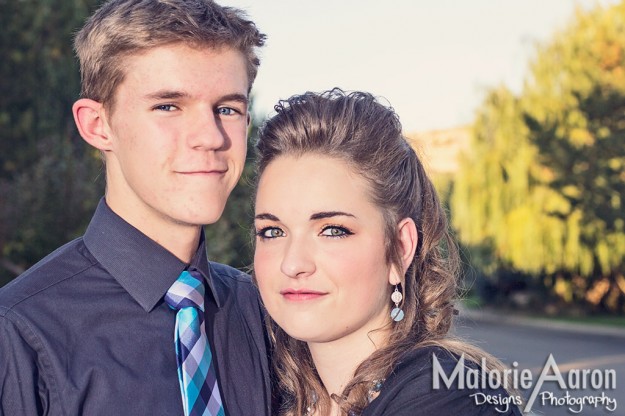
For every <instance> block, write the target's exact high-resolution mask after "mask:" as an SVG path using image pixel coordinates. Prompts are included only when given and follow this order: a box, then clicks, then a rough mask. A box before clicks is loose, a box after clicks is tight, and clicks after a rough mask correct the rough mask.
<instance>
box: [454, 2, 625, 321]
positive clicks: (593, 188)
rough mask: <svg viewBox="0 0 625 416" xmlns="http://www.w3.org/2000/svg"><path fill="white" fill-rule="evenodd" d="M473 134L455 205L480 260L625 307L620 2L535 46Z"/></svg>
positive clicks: (569, 295)
mask: <svg viewBox="0 0 625 416" xmlns="http://www.w3.org/2000/svg"><path fill="white" fill-rule="evenodd" d="M473 144H474V146H473V152H472V154H471V155H468V156H467V157H466V160H465V161H464V163H463V168H462V170H461V172H460V173H459V175H458V178H457V180H456V183H455V188H454V195H453V196H452V206H453V213H454V225H455V226H456V228H457V229H458V232H459V235H460V237H461V239H462V241H463V242H464V243H465V244H467V245H469V246H471V247H474V248H475V249H476V250H475V253H474V258H477V259H478V260H479V262H478V263H479V264H478V265H479V267H481V268H482V270H483V271H484V272H485V273H493V271H495V270H501V269H504V270H508V271H512V272H513V271H521V272H523V273H527V274H531V275H533V276H535V277H537V278H539V279H538V280H540V281H541V282H544V283H546V284H547V286H548V288H549V289H550V290H552V291H553V292H555V293H556V294H557V295H558V296H559V297H561V298H562V299H563V300H565V301H567V302H586V303H588V304H591V305H594V306H595V307H596V308H598V309H607V310H613V311H617V310H618V311H623V310H625V215H624V214H623V212H625V210H624V207H623V202H624V199H625V146H624V145H625V3H621V4H619V5H616V6H612V7H610V8H606V9H604V8H596V9H595V10H592V11H590V12H581V11H579V12H578V13H577V15H576V17H575V19H574V21H573V22H572V23H571V24H570V25H569V26H568V27H567V28H566V29H565V30H563V31H562V32H560V33H558V34H556V35H555V36H554V38H553V39H552V41H551V42H549V43H548V44H547V45H544V46H541V47H539V48H538V50H537V54H536V58H535V60H534V62H533V63H532V65H531V69H530V74H529V77H528V79H527V81H526V85H525V88H524V90H523V92H522V93H521V95H520V96H519V97H514V96H513V95H512V94H511V93H509V92H508V91H505V89H498V90H494V91H492V92H491V93H490V94H489V95H488V97H487V98H486V100H485V102H484V104H483V106H482V108H481V109H480V111H479V115H478V117H477V120H476V123H475V131H474V143H473Z"/></svg>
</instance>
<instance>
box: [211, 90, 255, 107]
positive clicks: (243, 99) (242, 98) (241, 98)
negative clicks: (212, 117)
mask: <svg viewBox="0 0 625 416" xmlns="http://www.w3.org/2000/svg"><path fill="white" fill-rule="evenodd" d="M226 101H237V102H240V103H242V104H245V105H247V104H248V103H249V101H250V100H249V98H247V95H245V94H238V93H235V94H226V95H224V96H223V97H221V98H220V99H219V101H218V102H220V103H222V102H226Z"/></svg>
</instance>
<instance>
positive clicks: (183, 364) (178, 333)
mask: <svg viewBox="0 0 625 416" xmlns="http://www.w3.org/2000/svg"><path fill="white" fill-rule="evenodd" d="M204 292H205V289H204V279H203V277H202V275H201V274H200V273H198V272H196V271H192V272H188V271H184V272H182V273H181V274H180V276H179V277H178V280H176V282H175V283H174V284H173V285H172V286H171V287H170V288H169V290H168V291H167V294H166V295H165V302H167V304H168V305H169V306H170V307H171V308H172V309H176V310H178V313H177V314H176V329H175V331H174V342H175V345H176V358H177V360H178V381H179V382H180V392H181V393H182V404H183V407H184V414H185V416H225V412H224V408H223V404H222V400H221V395H220V393H219V386H218V385H217V376H216V372H215V366H214V364H213V362H212V353H211V350H210V346H209V345H208V338H207V337H206V328H205V326H204Z"/></svg>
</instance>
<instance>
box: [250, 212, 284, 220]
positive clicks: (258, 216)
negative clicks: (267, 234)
mask: <svg viewBox="0 0 625 416" xmlns="http://www.w3.org/2000/svg"><path fill="white" fill-rule="evenodd" d="M254 219H255V220H270V221H280V219H279V218H278V217H276V216H275V215H273V214H269V213H266V212H264V213H262V214H256V216H255V217H254Z"/></svg>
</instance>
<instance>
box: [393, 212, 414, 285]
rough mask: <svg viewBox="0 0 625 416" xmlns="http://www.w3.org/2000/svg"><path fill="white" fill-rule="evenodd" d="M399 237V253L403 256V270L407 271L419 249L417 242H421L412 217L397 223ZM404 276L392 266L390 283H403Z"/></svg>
mask: <svg viewBox="0 0 625 416" xmlns="http://www.w3.org/2000/svg"><path fill="white" fill-rule="evenodd" d="M397 237H398V242H399V247H398V248H399V255H400V257H401V261H402V266H403V270H404V271H405V270H407V269H408V267H409V266H410V264H411V263H412V259H413V258H414V255H415V252H416V251H417V243H418V242H419V235H418V234H417V226H416V224H415V222H414V221H413V219H412V218H404V219H403V220H401V221H400V222H399V224H398V225H397ZM402 277H403V276H400V273H399V271H398V270H397V267H395V266H392V267H391V273H390V276H389V283H390V284H392V285H396V284H399V283H403V279H402Z"/></svg>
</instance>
